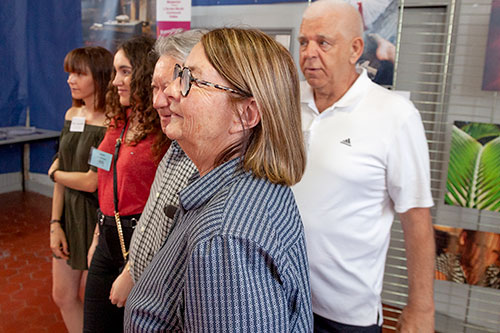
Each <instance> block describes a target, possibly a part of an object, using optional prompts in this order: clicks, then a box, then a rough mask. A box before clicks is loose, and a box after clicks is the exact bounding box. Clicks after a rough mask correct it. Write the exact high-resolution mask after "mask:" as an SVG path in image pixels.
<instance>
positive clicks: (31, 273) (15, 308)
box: [0, 192, 66, 333]
mask: <svg viewBox="0 0 500 333" xmlns="http://www.w3.org/2000/svg"><path fill="white" fill-rule="evenodd" d="M0 207H1V208H0V212H1V214H0V333H4V332H5V333H11V332H12V333H13V332H16V333H17V332H50V333H58V332H66V328H65V326H64V323H63V320H62V317H61V314H60V313H59V310H58V308H57V306H56V305H55V304H54V302H53V301H52V298H51V284H52V276H51V268H52V266H51V260H52V259H51V258H52V257H51V251H50V248H49V225H48V221H49V220H50V209H51V199H50V198H48V197H45V196H43V195H40V194H36V193H32V192H24V193H23V192H11V193H5V194H0Z"/></svg>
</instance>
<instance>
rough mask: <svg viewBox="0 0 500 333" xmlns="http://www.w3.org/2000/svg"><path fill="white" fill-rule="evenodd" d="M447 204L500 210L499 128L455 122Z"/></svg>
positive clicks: (452, 135) (489, 125) (446, 196)
mask: <svg viewBox="0 0 500 333" xmlns="http://www.w3.org/2000/svg"><path fill="white" fill-rule="evenodd" d="M446 189H447V193H446V195H445V203H446V204H449V205H454V206H461V207H468V208H475V209H485V210H491V211H495V212H499V211H500V125H497V124H488V123H475V122H464V121H455V122H454V124H453V129H452V134H451V148H450V160H449V164H448V179H447V182H446Z"/></svg>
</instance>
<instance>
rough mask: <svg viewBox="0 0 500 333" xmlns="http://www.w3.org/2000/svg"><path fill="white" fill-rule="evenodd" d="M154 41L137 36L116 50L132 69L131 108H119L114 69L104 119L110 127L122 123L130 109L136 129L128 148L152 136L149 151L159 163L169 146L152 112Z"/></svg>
mask: <svg viewBox="0 0 500 333" xmlns="http://www.w3.org/2000/svg"><path fill="white" fill-rule="evenodd" d="M154 43H155V39H154V38H151V37H148V36H136V37H133V38H131V39H129V40H127V41H125V42H123V43H122V44H121V45H120V46H119V47H118V50H117V52H118V51H119V50H123V52H124V53H125V56H126V57H127V59H128V60H129V61H130V64H131V65H132V78H131V83H130V105H129V106H122V105H121V104H120V96H119V95H118V89H117V87H115V86H114V85H113V80H114V79H115V76H116V69H113V74H112V77H111V80H110V82H109V85H108V92H107V94H106V118H107V123H108V125H109V126H111V127H113V126H115V124H118V123H120V122H124V121H125V119H126V118H127V110H128V109H131V110H132V112H131V113H130V119H129V120H132V119H137V121H138V125H137V128H136V133H135V135H134V137H133V138H132V142H131V144H137V143H138V142H139V141H141V140H142V139H144V138H146V137H147V136H148V135H149V134H150V133H151V134H153V135H154V136H155V139H154V142H153V145H152V146H151V150H152V152H153V156H154V157H155V159H156V160H157V162H159V160H160V159H161V157H162V156H163V153H164V152H165V151H166V148H167V147H168V144H169V143H170V141H169V139H168V138H167V136H166V135H165V134H164V133H163V131H162V129H161V124H160V117H159V116H158V113H157V112H156V110H155V109H154V108H153V93H152V89H151V79H152V77H153V71H154V66H155V64H156V61H157V60H158V56H157V55H156V54H155V52H154V51H153V47H154Z"/></svg>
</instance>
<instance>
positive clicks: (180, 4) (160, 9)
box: [156, 0, 191, 37]
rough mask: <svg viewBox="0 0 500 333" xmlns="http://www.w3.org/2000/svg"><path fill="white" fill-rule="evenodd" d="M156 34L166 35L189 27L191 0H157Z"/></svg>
mask: <svg viewBox="0 0 500 333" xmlns="http://www.w3.org/2000/svg"><path fill="white" fill-rule="evenodd" d="M156 20H157V21H156V27H157V28H156V36H157V37H159V36H166V35H170V34H172V33H175V32H177V31H182V30H189V29H190V27H191V0H157V2H156Z"/></svg>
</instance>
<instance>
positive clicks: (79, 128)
mask: <svg viewBox="0 0 500 333" xmlns="http://www.w3.org/2000/svg"><path fill="white" fill-rule="evenodd" d="M84 128H85V117H73V118H71V126H70V127H69V131H70V132H83V129H84Z"/></svg>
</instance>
